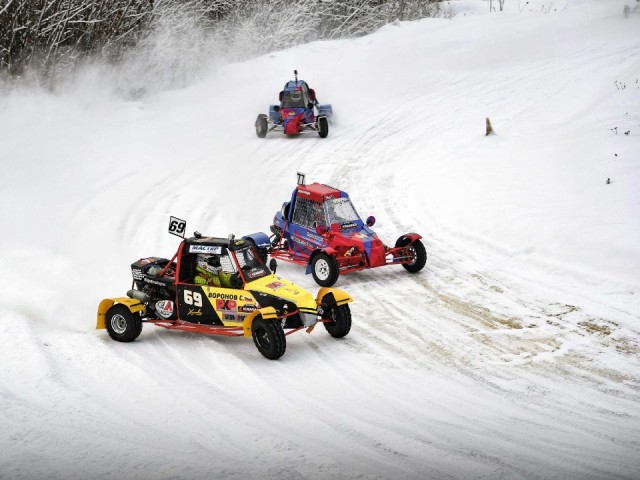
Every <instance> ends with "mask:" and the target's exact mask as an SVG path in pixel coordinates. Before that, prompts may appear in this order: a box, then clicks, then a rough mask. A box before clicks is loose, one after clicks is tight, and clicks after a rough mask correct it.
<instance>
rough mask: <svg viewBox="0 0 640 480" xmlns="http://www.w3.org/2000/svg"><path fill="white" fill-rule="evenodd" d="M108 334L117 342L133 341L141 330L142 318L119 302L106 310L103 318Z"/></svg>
mask: <svg viewBox="0 0 640 480" xmlns="http://www.w3.org/2000/svg"><path fill="white" fill-rule="evenodd" d="M105 323H106V326H107V332H109V336H110V337H111V338H113V339H114V340H116V341H118V342H133V341H134V340H135V339H136V338H138V336H139V335H140V332H142V320H141V319H140V317H139V316H138V315H134V314H133V313H131V312H130V311H129V309H128V308H127V307H126V306H124V305H121V304H118V305H114V306H113V307H111V308H110V309H109V310H108V311H107V315H106V318H105Z"/></svg>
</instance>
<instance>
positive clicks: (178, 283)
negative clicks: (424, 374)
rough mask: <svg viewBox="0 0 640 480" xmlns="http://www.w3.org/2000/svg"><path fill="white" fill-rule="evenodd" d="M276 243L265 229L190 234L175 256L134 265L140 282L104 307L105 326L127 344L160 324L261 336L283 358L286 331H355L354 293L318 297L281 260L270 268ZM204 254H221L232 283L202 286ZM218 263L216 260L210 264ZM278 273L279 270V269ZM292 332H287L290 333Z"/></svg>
mask: <svg viewBox="0 0 640 480" xmlns="http://www.w3.org/2000/svg"><path fill="white" fill-rule="evenodd" d="M169 229H170V232H171V233H174V234H179V236H182V237H183V235H182V234H183V233H184V231H185V222H184V221H182V220H179V219H176V218H175V217H171V222H170V227H169ZM265 245H266V246H268V245H269V238H268V237H267V235H266V234H264V233H255V234H252V235H248V236H246V237H243V238H242V239H235V238H233V236H230V237H229V238H215V237H205V236H202V235H201V234H199V233H197V232H196V233H195V234H194V237H191V238H186V239H185V238H184V237H183V240H182V242H181V243H180V247H179V248H178V251H177V252H176V254H175V255H174V256H173V258H172V259H170V260H169V259H166V258H160V257H145V258H141V259H140V260H137V261H136V262H134V263H133V264H132V265H131V272H132V275H133V285H132V288H131V290H129V291H128V292H127V296H126V297H114V298H107V299H104V300H102V301H101V302H100V305H99V307H98V316H97V325H96V328H98V329H105V328H106V330H107V332H108V333H109V336H110V337H111V338H112V339H114V340H117V341H119V342H131V341H133V340H135V339H136V338H137V337H138V336H139V335H140V333H141V331H142V325H143V324H145V323H152V324H155V325H157V326H160V327H164V328H167V329H169V330H184V331H188V332H198V333H205V334H212V335H226V336H244V337H253V341H254V343H255V345H256V347H257V348H258V350H259V351H260V353H261V354H262V355H264V356H265V357H266V358H268V359H272V360H275V359H278V358H280V357H281V356H282V355H283V354H284V353H285V349H286V339H285V336H286V335H289V334H291V333H293V332H296V331H298V330H301V329H303V328H304V329H306V330H307V332H308V333H310V332H311V331H312V330H313V328H314V327H315V326H316V324H317V323H322V324H323V325H324V327H325V329H326V330H327V331H328V332H329V334H330V335H331V336H333V337H335V338H340V337H344V336H345V335H347V334H348V333H349V330H350V329H351V312H350V309H349V303H350V302H351V301H352V300H351V297H350V296H349V295H348V294H347V293H346V292H344V291H342V290H339V289H335V288H333V289H332V288H321V289H320V290H319V291H318V294H317V295H316V296H315V297H314V296H313V295H312V294H311V293H310V292H308V291H307V290H305V289H304V288H302V287H300V286H298V285H296V284H294V283H292V282H290V281H288V280H285V279H284V278H282V277H279V276H276V274H275V270H276V266H277V264H276V261H275V260H274V259H272V260H271V264H270V268H267V266H265V264H264V263H263V261H262V259H261V258H260V255H259V252H258V247H259V246H260V247H264V246H265ZM202 258H207V259H208V260H207V261H209V259H214V258H215V259H217V260H219V261H218V262H217V263H216V264H217V265H219V266H220V271H221V272H222V273H223V274H225V275H226V277H225V278H227V279H228V281H229V285H228V286H224V287H223V286H215V285H210V284H197V283H195V281H194V278H195V277H196V276H197V275H198V271H199V270H198V268H199V266H200V263H199V262H200V261H201V259H202ZM210 263H215V262H210ZM272 272H273V273H272ZM285 331H286V333H285Z"/></svg>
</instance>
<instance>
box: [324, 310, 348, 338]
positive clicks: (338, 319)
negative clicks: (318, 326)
mask: <svg viewBox="0 0 640 480" xmlns="http://www.w3.org/2000/svg"><path fill="white" fill-rule="evenodd" d="M327 314H328V320H331V322H323V323H322V324H323V325H324V328H326V329H327V332H329V335H331V336H332V337H333V338H342V337H344V336H345V335H347V334H348V333H349V331H350V330H351V310H350V309H349V305H348V304H344V305H340V306H337V305H333V306H331V307H330V308H329V310H328V312H327Z"/></svg>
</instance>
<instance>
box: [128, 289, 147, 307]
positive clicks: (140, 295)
mask: <svg viewBox="0 0 640 480" xmlns="http://www.w3.org/2000/svg"><path fill="white" fill-rule="evenodd" d="M127 297H129V298H135V299H136V300H140V302H141V303H143V304H145V305H147V304H148V303H149V300H151V299H150V298H149V295H147V294H146V293H144V292H141V291H140V290H129V291H128V292H127Z"/></svg>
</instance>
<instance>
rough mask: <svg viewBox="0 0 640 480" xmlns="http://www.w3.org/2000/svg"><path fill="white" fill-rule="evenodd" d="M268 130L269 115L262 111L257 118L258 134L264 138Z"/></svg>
mask: <svg viewBox="0 0 640 480" xmlns="http://www.w3.org/2000/svg"><path fill="white" fill-rule="evenodd" d="M267 130H268V125H267V116H266V115H265V114H264V113H261V114H260V115H258V118H256V135H258V137H260V138H264V137H266V136H267Z"/></svg>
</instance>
